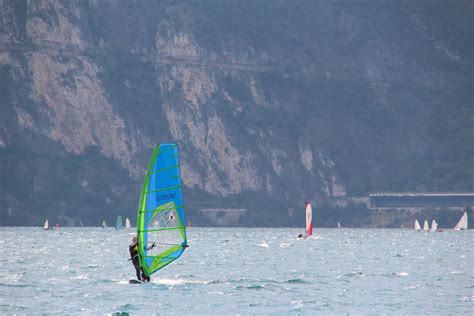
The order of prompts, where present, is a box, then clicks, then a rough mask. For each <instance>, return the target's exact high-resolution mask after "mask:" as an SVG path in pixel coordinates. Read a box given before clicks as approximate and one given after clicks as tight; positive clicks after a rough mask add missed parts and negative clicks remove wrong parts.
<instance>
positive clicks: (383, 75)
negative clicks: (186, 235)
mask: <svg viewBox="0 0 474 316" xmlns="http://www.w3.org/2000/svg"><path fill="white" fill-rule="evenodd" d="M473 21H474V3H473V2H472V1H444V0H441V1H436V0H433V1H422V0H418V1H416V0H415V1H413V0H407V1H403V0H400V1H376V0H370V1H337V0H331V1H278V0H273V1H243V0H242V1H235V0H234V1H230V0H229V1H225V0H224V1H134V2H131V1H93V0H91V1H77V2H73V1H31V2H30V1H6V0H3V1H2V0H0V113H1V114H0V220H1V222H0V225H40V224H41V223H42V222H44V219H45V218H50V223H51V222H52V223H56V222H58V223H61V225H78V223H79V220H82V221H83V222H84V224H85V225H93V226H98V225H99V223H100V222H101V221H102V220H103V219H106V220H107V221H108V222H112V221H113V219H115V217H116V216H117V215H119V214H120V215H122V216H126V217H130V218H131V219H132V222H134V219H135V217H136V212H137V207H138V199H139V193H140V189H141V184H142V181H143V177H144V174H145V171H146V167H147V164H148V159H149V158H150V156H151V153H152V150H153V147H154V146H155V144H156V143H166V142H176V143H178V144H179V146H180V151H181V168H182V171H181V173H182V179H183V185H184V202H185V206H186V212H187V216H188V218H189V219H190V220H191V222H192V223H193V225H210V224H211V222H210V219H209V217H206V213H205V210H206V209H220V208H222V209H243V210H245V215H244V216H241V217H240V218H239V219H238V224H239V225H248V226H266V225H271V226H294V225H299V226H302V225H304V218H303V212H304V211H303V205H304V201H305V200H311V201H313V204H315V205H317V207H316V209H317V210H318V211H319V212H320V213H319V215H317V216H316V218H317V219H316V225H326V224H327V225H333V224H334V221H335V220H337V218H339V217H341V216H342V217H344V218H345V221H346V222H345V224H346V225H348V226H349V225H352V226H364V225H373V224H374V223H373V219H371V218H370V214H369V213H368V210H367V209H366V208H364V207H363V206H361V205H362V204H361V205H359V204H356V203H357V201H361V198H364V197H366V196H367V195H368V194H369V193H370V192H376V191H414V192H428V191H473V190H474V141H473V139H474V137H473V135H474V106H473V101H474V98H473V96H474V95H473V91H474V84H473V82H474V81H473V69H474V68H473V66H474V63H473V52H474V49H473V48H474V47H473V40H472V39H473V38H474V25H473V23H474V22H473ZM337 207H339V208H337ZM318 211H317V212H318ZM336 211H337V212H346V213H345V214H346V215H340V214H339V215H337V216H336V215H335V213H334V212H336ZM336 217H337V218H336Z"/></svg>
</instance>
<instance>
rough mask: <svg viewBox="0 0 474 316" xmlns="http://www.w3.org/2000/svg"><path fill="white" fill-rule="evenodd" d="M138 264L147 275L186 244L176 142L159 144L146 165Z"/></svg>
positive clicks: (174, 256) (141, 202)
mask: <svg viewBox="0 0 474 316" xmlns="http://www.w3.org/2000/svg"><path fill="white" fill-rule="evenodd" d="M137 230H138V236H137V237H138V251H139V258H140V266H141V267H142V269H143V271H144V272H145V274H146V275H148V276H150V275H152V274H153V273H155V272H157V271H158V270H160V269H162V268H163V267H165V266H166V265H168V264H170V263H171V262H173V261H174V260H176V259H178V258H179V256H181V254H182V253H183V251H184V250H185V248H186V247H187V239H186V220H185V216H184V208H183V197H182V190H181V178H180V167H179V150H178V146H177V144H158V145H156V147H155V150H154V151H153V155H152V157H151V160H150V164H149V166H148V170H147V173H146V176H145V181H144V183H143V187H142V192H141V196H140V205H139V209H138V218H137Z"/></svg>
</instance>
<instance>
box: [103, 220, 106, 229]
mask: <svg viewBox="0 0 474 316" xmlns="http://www.w3.org/2000/svg"><path fill="white" fill-rule="evenodd" d="M102 227H103V228H107V223H106V222H105V220H104V221H102Z"/></svg>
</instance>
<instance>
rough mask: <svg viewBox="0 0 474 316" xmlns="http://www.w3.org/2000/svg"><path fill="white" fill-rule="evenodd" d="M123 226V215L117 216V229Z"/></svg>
mask: <svg viewBox="0 0 474 316" xmlns="http://www.w3.org/2000/svg"><path fill="white" fill-rule="evenodd" d="M121 228H122V216H120V215H119V216H117V219H116V220H115V229H121Z"/></svg>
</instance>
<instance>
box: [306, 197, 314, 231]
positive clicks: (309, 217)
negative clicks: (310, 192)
mask: <svg viewBox="0 0 474 316" xmlns="http://www.w3.org/2000/svg"><path fill="white" fill-rule="evenodd" d="M305 211H306V236H311V235H312V234H313V209H312V207H311V202H305Z"/></svg>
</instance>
